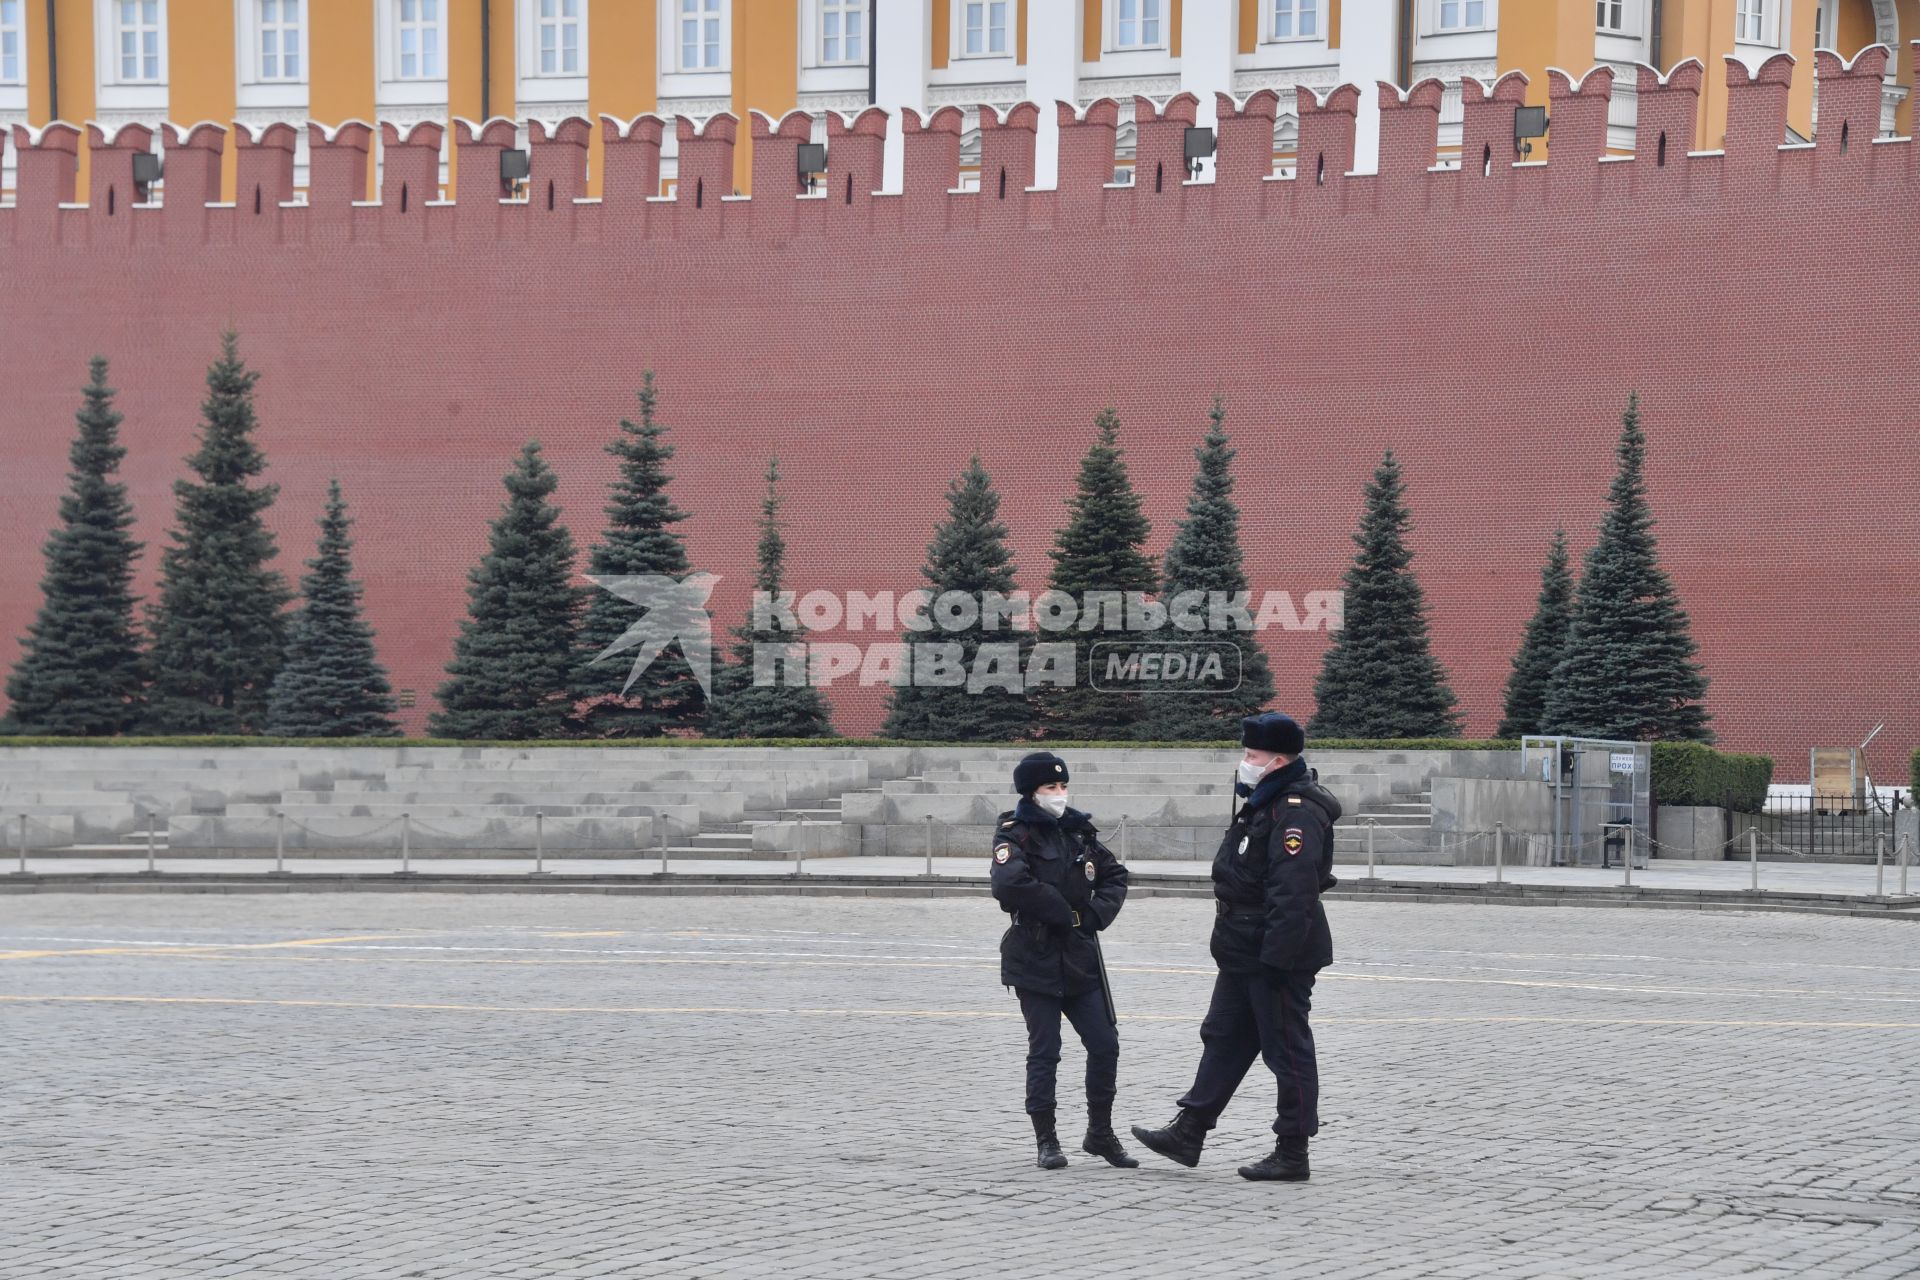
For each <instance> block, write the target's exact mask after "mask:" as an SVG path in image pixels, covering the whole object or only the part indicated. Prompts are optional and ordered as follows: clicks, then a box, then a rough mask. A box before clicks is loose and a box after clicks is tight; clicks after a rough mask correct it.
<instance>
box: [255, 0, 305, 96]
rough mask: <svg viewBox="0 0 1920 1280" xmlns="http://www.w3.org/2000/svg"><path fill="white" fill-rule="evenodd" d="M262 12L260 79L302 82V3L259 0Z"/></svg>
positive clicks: (293, 0) (288, 0)
mask: <svg viewBox="0 0 1920 1280" xmlns="http://www.w3.org/2000/svg"><path fill="white" fill-rule="evenodd" d="M256 3H257V4H258V5H259V9H260V27H259V31H260V78H261V79H262V80H300V79H304V78H305V72H304V69H303V67H302V65H301V62H302V60H301V57H300V47H301V45H302V44H303V43H304V42H303V40H302V39H301V25H300V17H301V15H300V0H256Z"/></svg>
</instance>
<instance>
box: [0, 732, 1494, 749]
mask: <svg viewBox="0 0 1920 1280" xmlns="http://www.w3.org/2000/svg"><path fill="white" fill-rule="evenodd" d="M1239 745H1240V744H1239V743H1238V742H1237V741H1235V740H1232V739H1228V738H1222V739H1220V740H1219V741H1217V742H1126V741H1086V742H1061V741H1048V742H940V741H929V740H909V739H904V738H619V739H609V738H585V739H579V740H574V739H559V740H554V741H538V742H529V741H522V740H511V739H506V740H502V739H482V738H475V739H460V738H267V737H248V736H245V735H240V734H225V735H221V734H204V735H200V736H186V737H175V738H134V737H127V738H61V737H45V736H42V737H28V736H20V737H6V736H0V747H603V748H606V749H609V750H619V749H621V748H626V747H980V748H991V747H1032V748H1033V749H1034V750H1036V751H1037V750H1041V749H1043V748H1044V749H1046V750H1049V751H1053V750H1087V749H1089V748H1094V747H1100V748H1112V747H1159V748H1172V747H1185V748H1188V749H1191V750H1196V751H1198V750H1209V751H1223V750H1232V749H1237V748H1238V747H1239ZM1519 746H1520V744H1519V743H1518V742H1507V741H1502V740H1499V739H1488V740H1486V741H1466V740H1455V739H1451V738H1377V739H1369V738H1316V739H1313V740H1312V741H1310V742H1308V743H1307V751H1308V753H1309V754H1311V753H1312V752H1315V751H1514V750H1518V749H1519Z"/></svg>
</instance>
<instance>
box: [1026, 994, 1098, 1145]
mask: <svg viewBox="0 0 1920 1280" xmlns="http://www.w3.org/2000/svg"><path fill="white" fill-rule="evenodd" d="M1014 990H1015V991H1017V992H1019V995H1020V1012H1021V1013H1022V1014H1023V1015H1024V1016H1025V1017H1026V1020H1027V1114H1028V1115H1034V1114H1036V1113H1038V1112H1042V1111H1052V1110H1053V1109H1054V1107H1053V1103H1054V1098H1053V1084H1054V1077H1055V1075H1056V1073H1057V1072H1058V1070H1059V1067H1060V1015H1061V1014H1063V1013H1064V1014H1066V1015H1067V1021H1068V1022H1071V1023H1072V1024H1073V1029H1074V1030H1075V1031H1076V1032H1078V1033H1079V1035H1080V1043H1081V1044H1083V1045H1085V1046H1086V1049H1087V1107H1088V1110H1089V1111H1091V1110H1093V1109H1094V1108H1104V1109H1105V1114H1106V1115H1108V1116H1111V1115H1112V1114H1113V1095H1114V1081H1115V1080H1116V1079H1117V1078H1118V1077H1119V1074H1120V1032H1119V1031H1118V1030H1117V1029H1115V1027H1114V1025H1113V1024H1112V1023H1111V1022H1108V1021H1107V1001H1106V998H1105V997H1104V996H1102V995H1101V994H1100V988H1098V987H1095V988H1094V989H1093V990H1092V991H1088V992H1083V993H1082V994H1080V995H1077V996H1068V997H1066V998H1065V999H1064V1000H1063V999H1061V998H1059V997H1057V996H1050V995H1047V994H1045V993H1044V992H1040V991H1028V990H1026V989H1025V988H1021V987H1016V988H1014Z"/></svg>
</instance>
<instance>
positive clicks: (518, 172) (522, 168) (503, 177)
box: [500, 148, 533, 194]
mask: <svg viewBox="0 0 1920 1280" xmlns="http://www.w3.org/2000/svg"><path fill="white" fill-rule="evenodd" d="M532 172H533V162H532V160H531V159H530V158H529V157H528V155H527V153H526V152H524V151H518V150H514V149H513V148H508V149H507V150H505V151H502V152H501V153H500V189H501V190H502V191H505V192H507V193H508V194H512V192H513V191H514V190H515V189H516V188H517V187H518V186H519V184H520V183H522V182H524V181H526V178H527V175H528V174H530V173H532Z"/></svg>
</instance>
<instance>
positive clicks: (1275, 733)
mask: <svg viewBox="0 0 1920 1280" xmlns="http://www.w3.org/2000/svg"><path fill="white" fill-rule="evenodd" d="M1240 745H1241V746H1243V747H1252V748H1253V749H1254V750H1255V751H1272V752H1276V753H1278V754H1280V755H1283V756H1297V755H1299V754H1300V753H1301V752H1302V751H1303V750H1305V749H1306V745H1307V734H1306V730H1304V729H1302V728H1301V727H1300V726H1299V724H1297V723H1296V722H1295V721H1294V718H1293V717H1292V716H1289V715H1282V714H1281V713H1280V712H1278V711H1262V712H1261V713H1260V714H1259V715H1257V716H1248V717H1247V718H1246V719H1244V720H1242V721H1241V722H1240Z"/></svg>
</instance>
